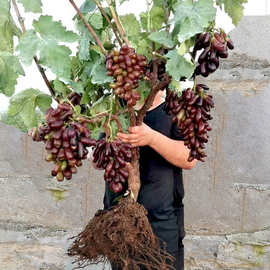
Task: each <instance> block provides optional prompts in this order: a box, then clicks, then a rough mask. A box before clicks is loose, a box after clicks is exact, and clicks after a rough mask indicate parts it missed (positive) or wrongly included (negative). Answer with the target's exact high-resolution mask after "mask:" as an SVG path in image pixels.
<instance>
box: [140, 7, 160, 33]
mask: <svg viewBox="0 0 270 270" xmlns="http://www.w3.org/2000/svg"><path fill="white" fill-rule="evenodd" d="M149 16H150V30H153V31H157V30H159V29H160V28H161V27H162V25H163V23H164V20H165V11H164V9H163V8H162V7H160V6H153V7H152V8H151V10H150V13H149ZM140 21H141V25H142V28H143V30H145V31H148V29H147V28H148V27H147V24H148V23H147V22H148V12H142V13H140Z"/></svg>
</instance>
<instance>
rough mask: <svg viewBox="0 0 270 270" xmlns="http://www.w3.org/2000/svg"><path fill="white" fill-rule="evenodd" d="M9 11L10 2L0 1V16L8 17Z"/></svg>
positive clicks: (8, 0)
mask: <svg viewBox="0 0 270 270" xmlns="http://www.w3.org/2000/svg"><path fill="white" fill-rule="evenodd" d="M9 9H10V0H0V15H1V16H2V15H6V16H7V15H8V14H9Z"/></svg>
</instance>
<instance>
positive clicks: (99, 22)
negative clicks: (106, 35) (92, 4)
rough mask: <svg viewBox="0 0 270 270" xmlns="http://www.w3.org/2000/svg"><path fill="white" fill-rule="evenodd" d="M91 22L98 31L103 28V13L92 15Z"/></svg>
mask: <svg viewBox="0 0 270 270" xmlns="http://www.w3.org/2000/svg"><path fill="white" fill-rule="evenodd" d="M89 22H90V24H91V25H92V26H93V27H94V28H96V29H102V28H103V17H102V15H101V13H94V14H93V15H91V17H90V20H89Z"/></svg>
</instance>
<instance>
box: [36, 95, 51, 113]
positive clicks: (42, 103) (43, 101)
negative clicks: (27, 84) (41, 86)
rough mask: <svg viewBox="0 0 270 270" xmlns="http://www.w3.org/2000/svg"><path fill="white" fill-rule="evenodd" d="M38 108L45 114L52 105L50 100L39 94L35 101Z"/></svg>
mask: <svg viewBox="0 0 270 270" xmlns="http://www.w3.org/2000/svg"><path fill="white" fill-rule="evenodd" d="M36 102H37V106H38V108H39V109H40V110H41V111H42V112H43V113H45V112H46V111H47V110H48V109H49V108H50V106H51V104H52V98H51V96H49V95H46V94H39V95H38V96H37V99H36Z"/></svg>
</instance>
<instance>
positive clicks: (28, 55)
mask: <svg viewBox="0 0 270 270" xmlns="http://www.w3.org/2000/svg"><path fill="white" fill-rule="evenodd" d="M40 46H41V41H40V39H39V38H38V36H37V35H36V33H35V31H34V30H29V31H27V32H26V33H24V34H23V35H22V37H21V38H20V42H19V44H18V46H17V47H16V50H17V51H18V52H19V57H20V59H21V61H22V62H23V63H24V64H25V65H26V66H30V65H31V64H32V61H33V57H34V56H35V55H36V53H37V51H38V49H39V48H40Z"/></svg>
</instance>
